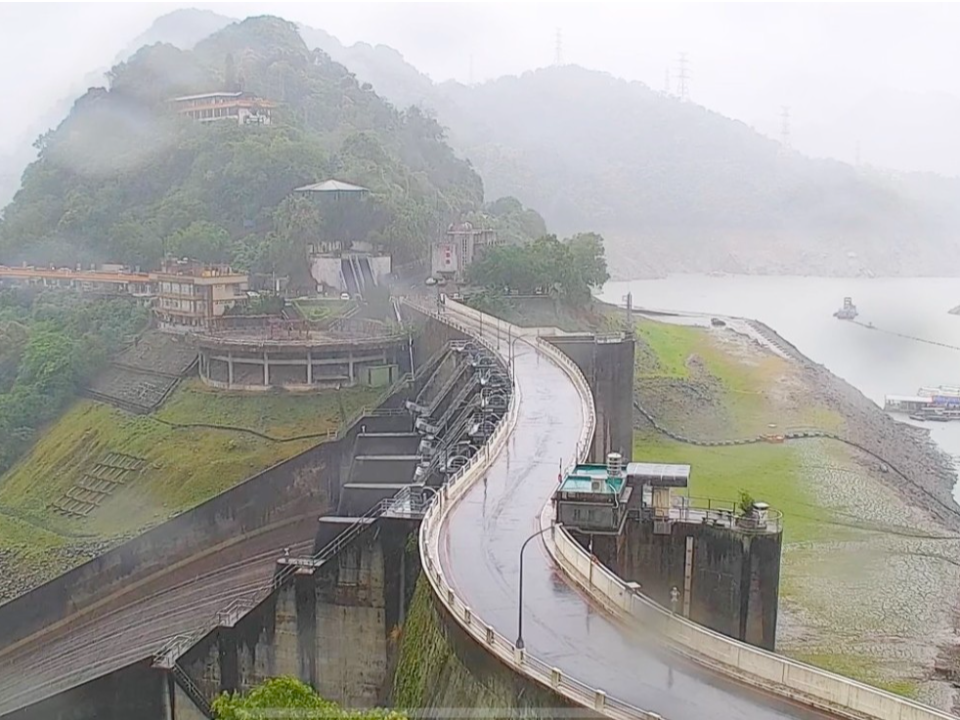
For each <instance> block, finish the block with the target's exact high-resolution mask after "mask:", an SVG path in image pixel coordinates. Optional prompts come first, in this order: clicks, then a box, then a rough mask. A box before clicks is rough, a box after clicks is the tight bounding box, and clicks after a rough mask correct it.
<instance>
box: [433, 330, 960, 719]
mask: <svg viewBox="0 0 960 720" xmlns="http://www.w3.org/2000/svg"><path fill="white" fill-rule="evenodd" d="M470 312H475V311H470ZM430 314H431V315H432V316H433V317H438V319H440V320H441V321H444V322H448V323H450V324H451V325H454V326H458V327H459V328H460V329H461V330H463V331H466V332H471V333H472V334H476V333H477V324H478V323H477V322H473V323H470V324H471V325H473V327H472V328H465V327H464V325H463V324H460V323H457V322H455V321H452V320H450V319H449V318H443V317H439V316H437V315H436V314H435V313H430ZM494 323H496V320H495V319H492V318H489V317H487V318H486V319H485V320H484V321H483V324H484V326H485V328H484V329H486V328H487V327H490V330H491V331H492V329H493V328H492V327H491V326H493V325H494ZM501 327H502V324H501ZM484 342H486V340H484ZM537 347H538V350H539V351H540V352H541V353H543V354H544V355H546V356H548V357H549V358H550V359H551V360H552V361H553V362H555V363H556V364H557V365H559V366H560V367H561V368H562V369H563V370H564V371H565V372H566V374H567V375H568V376H569V377H570V379H571V380H572V381H573V383H574V384H575V385H576V387H577V390H578V392H579V393H580V396H581V398H583V401H584V403H585V405H586V406H588V407H589V415H588V414H585V417H589V420H588V422H587V423H585V425H586V426H587V427H585V428H584V433H583V436H582V438H581V444H580V448H579V449H578V450H579V452H578V455H577V458H576V459H582V458H583V456H584V455H585V454H586V452H585V448H586V447H588V445H589V444H588V443H584V442H583V440H584V439H589V437H590V436H591V435H592V431H593V428H592V423H593V418H592V412H593V403H592V394H591V392H590V390H589V387H588V386H587V383H586V380H585V378H584V377H583V374H582V373H581V372H580V370H579V368H578V367H577V366H576V365H575V364H574V363H573V361H572V360H570V359H569V358H567V356H566V355H564V354H563V353H562V352H561V351H560V350H559V349H557V348H555V347H554V346H552V345H551V344H550V343H549V342H546V341H543V340H542V339H540V338H538V340H537ZM520 402H522V387H520V386H519V385H518V386H517V387H516V388H515V391H514V400H513V402H512V403H511V408H510V415H509V418H508V419H509V420H510V422H508V423H507V424H505V426H504V427H503V435H502V436H501V437H498V438H496V442H495V443H491V445H490V447H489V455H488V456H487V459H486V460H485V462H483V463H478V464H477V465H476V466H472V467H469V468H466V469H465V470H466V472H465V473H464V474H463V476H462V477H461V478H459V479H458V481H457V483H456V484H455V485H453V486H451V487H450V488H449V489H448V491H447V494H446V495H445V496H444V497H443V498H442V501H441V503H437V504H435V505H434V507H432V508H431V509H430V510H429V511H428V513H427V516H426V517H425V521H424V525H423V526H422V528H421V557H422V561H423V564H424V568H425V570H426V572H427V574H428V577H429V579H430V582H431V585H432V586H433V588H434V591H435V592H436V593H437V596H438V597H439V598H440V600H441V602H442V603H443V604H444V605H445V607H446V608H447V610H448V611H449V612H450V614H451V616H452V617H453V618H455V619H456V620H457V622H458V623H459V624H460V626H461V627H463V628H464V629H465V630H467V632H468V633H469V634H470V635H471V636H473V637H474V638H475V639H476V640H477V641H478V642H479V643H481V644H483V645H485V646H486V647H488V649H489V650H490V651H491V652H492V653H493V654H494V655H496V656H497V657H498V658H500V659H501V660H502V661H503V662H505V663H507V664H508V665H510V666H511V667H513V668H514V669H516V670H517V671H519V672H521V673H523V674H524V675H526V676H528V677H530V678H532V679H534V680H536V681H537V682H539V683H540V684H542V685H544V686H546V687H551V688H553V689H555V690H556V691H557V692H559V693H560V694H562V695H564V696H566V697H568V698H569V699H571V700H573V701H574V702H576V703H578V704H581V705H584V706H586V707H590V708H592V709H595V710H597V711H599V712H601V713H603V714H604V715H606V716H609V717H634V718H645V719H647V718H656V717H659V716H658V715H656V714H654V713H650V712H648V711H644V710H642V709H640V708H637V707H634V706H632V705H629V704H627V703H623V702H620V701H618V699H616V698H613V697H607V696H606V695H605V694H604V693H603V692H602V691H600V690H598V689H595V688H591V687H589V686H587V685H586V684H584V683H580V682H578V681H577V680H576V679H574V678H570V677H569V676H566V675H563V674H561V673H560V671H559V670H558V669H556V668H553V667H550V666H549V665H548V664H546V663H543V662H541V661H539V660H538V659H537V658H535V657H532V656H529V655H527V654H526V652H525V651H523V650H517V649H516V648H515V647H514V643H513V642H512V641H510V640H509V639H507V638H506V637H504V636H502V635H500V634H499V633H497V632H496V631H495V630H494V629H493V628H492V627H490V626H488V625H486V624H485V623H484V622H483V619H482V618H478V617H477V616H476V615H475V614H474V613H472V612H471V610H470V607H469V605H468V604H467V603H466V601H465V600H464V599H463V598H460V597H458V596H457V594H456V592H455V591H454V590H453V588H452V587H451V585H450V583H449V582H448V581H447V579H446V578H445V577H444V574H443V570H442V567H441V565H440V562H439V537H440V529H441V527H442V525H443V523H444V522H445V519H446V516H447V514H448V513H449V511H450V510H451V509H452V507H453V506H454V505H455V504H456V502H457V500H458V499H459V498H460V497H461V496H462V495H463V494H464V493H465V491H466V490H467V489H468V488H469V487H470V485H472V483H473V482H474V481H476V480H477V479H479V478H482V477H483V474H484V471H485V470H486V468H487V467H488V466H489V465H490V462H491V458H494V457H495V456H496V454H497V453H498V452H499V451H500V450H501V449H502V446H503V442H504V440H505V437H506V436H508V435H509V431H510V428H511V427H512V423H515V421H516V412H517V408H516V406H515V403H520ZM575 461H576V460H573V461H571V464H573V462H575ZM540 527H541V530H543V531H544V534H543V537H544V541H545V544H546V546H547V549H548V552H549V554H550V555H551V557H552V558H553V559H554V562H555V563H556V564H557V565H558V566H559V567H560V568H561V570H563V571H564V573H565V574H566V575H568V576H569V578H570V579H571V580H572V581H573V582H574V583H575V584H577V585H579V586H580V587H581V588H582V589H583V590H585V591H586V592H587V593H588V594H589V595H590V596H591V597H592V598H593V599H594V600H596V601H598V602H599V604H600V605H601V606H602V607H603V608H605V609H606V610H607V612H608V613H609V614H611V615H613V616H614V617H616V618H617V619H618V620H619V621H621V622H623V623H624V624H626V625H627V626H633V628H634V629H636V630H637V631H638V632H648V633H650V632H652V633H656V634H657V635H658V636H659V637H661V638H663V639H665V640H667V641H668V644H669V645H670V646H671V647H672V649H674V650H675V651H677V652H678V653H679V654H681V655H683V656H685V657H686V658H687V659H689V660H691V661H693V662H695V663H697V664H699V665H702V666H705V667H707V668H709V669H711V670H713V671H716V672H719V673H722V674H723V675H725V676H727V677H730V678H731V679H733V680H735V681H736V682H739V683H741V684H743V685H746V686H751V687H754V688H759V689H761V690H763V691H766V692H769V693H772V694H775V695H777V696H780V697H783V698H787V699H789V700H791V701H795V702H798V703H801V704H803V705H805V706H808V707H811V708H815V709H817V710H820V711H823V712H826V713H828V714H830V715H836V716H840V717H847V718H857V719H858V720H863V719H866V718H873V719H880V720H947V719H948V718H952V717H954V716H952V715H950V714H949V713H945V712H942V711H940V710H937V709H936V708H933V707H929V706H925V705H923V704H921V703H918V702H915V701H912V700H910V699H907V698H904V697H902V696H899V695H895V694H893V693H889V692H886V691H884V690H880V689H878V688H874V687H872V686H869V685H866V684H863V683H860V682H857V681H854V680H850V679H848V678H845V677H842V676H840V675H836V674H834V673H830V672H827V671H825V670H821V669H820V668H816V667H813V666H810V665H806V664H804V663H800V662H796V661H793V660H790V659H788V658H785V657H783V656H780V655H777V654H775V653H771V652H768V651H765V650H761V649H759V648H756V647H753V646H751V645H748V644H746V643H742V642H739V641H736V640H733V639H731V638H729V637H726V636H724V635H721V634H719V633H716V632H713V631H711V630H708V629H706V628H704V627H702V626H700V625H697V624H695V623H693V622H690V621H689V620H687V619H686V618H683V617H682V616H680V615H676V614H674V613H672V612H670V611H668V610H666V609H665V608H663V607H661V606H660V605H658V604H657V603H655V602H653V601H652V600H650V599H649V598H647V597H645V596H643V595H642V594H640V593H638V592H637V591H636V590H635V589H634V588H633V587H630V586H628V585H627V584H626V583H625V582H624V581H623V580H621V579H620V578H619V577H617V576H616V575H615V574H614V573H612V572H611V571H610V570H609V569H607V568H606V567H605V566H603V564H602V563H600V562H598V561H597V560H596V558H594V557H592V556H591V555H590V554H589V553H588V552H587V551H586V550H585V549H584V548H583V547H582V546H581V545H580V544H579V543H577V542H576V541H575V540H573V538H572V537H571V536H570V535H569V534H568V533H567V532H566V531H565V530H564V529H563V527H562V526H559V525H556V524H555V523H554V517H553V506H552V503H549V502H548V503H547V504H546V505H545V506H544V508H543V511H542V513H541V517H540ZM667 720H669V719H667Z"/></svg>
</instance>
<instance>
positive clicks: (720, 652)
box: [540, 506, 954, 720]
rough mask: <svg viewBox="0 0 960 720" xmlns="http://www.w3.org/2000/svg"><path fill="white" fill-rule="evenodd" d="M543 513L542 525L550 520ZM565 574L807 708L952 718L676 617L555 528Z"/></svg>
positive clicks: (713, 661) (885, 718) (601, 599)
mask: <svg viewBox="0 0 960 720" xmlns="http://www.w3.org/2000/svg"><path fill="white" fill-rule="evenodd" d="M552 519H553V518H552V508H551V507H549V506H548V507H546V508H544V512H543V514H542V515H541V520H540V522H541V526H542V527H547V526H549V525H550V523H551V522H552ZM545 538H547V542H546V545H547V549H548V551H549V552H550V554H551V556H552V557H553V558H554V560H555V561H556V562H557V564H558V565H559V566H560V567H561V569H562V570H563V571H564V573H565V574H566V575H567V576H568V577H569V578H570V579H571V580H573V581H574V582H575V583H576V584H577V585H579V586H580V587H581V588H583V590H584V591H586V592H587V593H588V594H589V595H590V596H591V597H592V598H593V599H594V600H596V601H597V602H598V603H599V604H600V605H601V606H602V607H604V608H605V609H606V610H607V611H608V612H611V613H612V614H614V615H616V616H618V617H620V618H621V619H622V620H624V621H625V622H627V623H632V624H635V627H637V628H638V630H639V629H643V630H644V631H654V632H658V633H660V634H661V635H663V636H664V637H665V638H666V639H667V640H668V641H669V642H670V643H671V645H672V647H673V648H674V649H675V650H676V651H678V652H679V653H681V654H682V655H684V656H686V657H687V658H689V659H690V660H692V661H694V662H697V663H699V664H701V665H704V666H706V667H709V668H711V669H713V670H716V671H718V672H721V673H723V674H725V675H727V676H729V677H732V678H734V679H736V680H737V681H739V682H742V683H744V684H745V685H750V686H753V687H757V688H760V689H762V690H765V691H768V692H772V693H775V694H777V695H780V696H782V697H785V698H788V699H790V700H794V701H796V702H799V703H801V704H804V705H808V706H810V707H814V708H817V709H819V710H823V711H826V712H828V713H832V714H835V715H838V716H840V717H846V718H851V719H855V720H866V719H873V720H949V719H950V718H953V717H954V716H952V715H950V714H949V713H945V712H942V711H940V710H937V709H936V708H933V707H929V706H925V705H921V704H920V703H916V702H913V701H912V700H909V699H907V698H904V697H902V696H899V695H894V694H892V693H889V692H886V691H884V690H880V689H878V688H874V687H871V686H869V685H865V684H863V683H859V682H856V681H854V680H850V679H848V678H845V677H842V676H840V675H836V674H834V673H830V672H827V671H825V670H821V669H819V668H816V667H813V666H810V665H805V664H803V663H798V662H795V661H793V660H790V659H788V658H785V657H783V656H780V655H776V654H774V653H771V652H768V651H766V650H762V649H759V648H756V647H753V646H750V645H747V644H745V643H742V642H738V641H736V640H732V639H730V638H728V637H725V636H723V635H720V634H719V633H716V632H714V631H712V630H708V629H707V628H705V627H702V626H700V625H697V624H696V623H693V622H690V621H689V620H686V619H685V618H683V617H681V616H679V615H674V614H672V613H670V612H669V611H667V610H665V609H664V608H662V607H660V606H659V605H657V604H656V603H654V602H653V601H652V600H649V599H648V598H646V597H644V596H643V595H641V594H639V593H635V592H633V591H632V590H631V589H630V588H628V587H627V586H626V585H625V584H624V581H623V580H621V579H620V578H619V577H617V576H616V575H614V574H613V573H612V572H611V571H610V570H608V569H607V568H606V567H604V565H603V564H602V563H600V562H599V561H598V560H596V559H595V558H591V557H590V556H589V555H588V554H587V553H586V551H585V550H584V549H583V547H581V545H580V544H579V543H577V542H576V540H574V539H573V538H572V537H571V536H570V535H569V533H567V532H566V531H565V530H563V528H562V527H560V526H555V529H554V531H553V532H550V533H547V534H546V535H545Z"/></svg>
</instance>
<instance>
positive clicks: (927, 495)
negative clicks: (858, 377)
mask: <svg viewBox="0 0 960 720" xmlns="http://www.w3.org/2000/svg"><path fill="white" fill-rule="evenodd" d="M748 322H749V323H750V325H751V326H752V327H753V328H754V329H755V330H756V331H757V332H758V333H759V334H760V335H762V336H763V337H764V338H765V339H766V340H768V341H769V342H770V343H771V344H772V345H774V346H775V347H776V348H777V349H778V350H780V351H781V352H783V353H784V354H785V355H787V356H788V357H789V358H790V359H791V360H792V361H793V362H795V363H797V364H798V365H799V366H800V367H802V369H803V372H804V374H805V375H806V376H807V378H808V379H809V381H810V384H811V387H817V388H819V389H820V391H821V393H822V398H823V400H824V401H825V402H826V404H827V405H828V406H829V407H830V408H831V409H833V410H835V411H836V412H837V413H838V414H839V415H840V416H841V417H843V419H844V422H845V430H844V432H843V433H842V435H843V437H844V438H845V439H847V440H849V441H850V442H851V443H854V444H856V445H859V446H861V447H863V448H865V449H866V450H868V451H869V452H870V453H872V454H873V456H866V454H865V456H866V457H865V460H866V461H867V462H872V463H873V464H876V461H877V458H882V460H881V462H883V463H884V464H886V465H887V466H888V470H886V471H884V472H881V473H878V476H879V477H881V478H882V479H883V480H884V481H885V482H886V483H887V484H888V485H890V486H891V487H892V488H894V489H895V490H896V491H897V492H898V493H900V494H901V495H902V496H903V498H904V500H905V501H906V502H908V503H909V504H911V505H914V506H915V507H919V508H921V509H922V510H924V511H926V512H928V513H930V514H931V515H932V516H933V517H935V518H936V519H937V520H939V521H940V522H941V523H943V524H944V525H945V526H946V527H947V528H949V529H950V530H953V531H958V532H960V506H958V505H957V503H956V501H955V500H954V499H953V488H954V485H955V484H956V483H957V471H956V468H955V466H954V463H953V460H952V459H951V458H950V456H949V455H947V454H946V453H945V452H943V450H941V449H940V448H939V447H938V446H937V445H936V444H935V443H934V442H933V441H932V440H931V439H930V436H929V433H928V432H927V431H926V430H923V429H921V428H917V427H914V426H913V425H909V424H908V423H902V422H897V421H896V420H895V419H893V418H892V417H890V416H889V415H888V414H887V413H886V412H884V410H883V409H882V408H880V407H878V406H877V405H876V403H874V402H873V401H872V400H870V399H869V398H868V397H867V396H865V395H864V394H863V393H862V392H860V391H859V390H857V389H856V388H855V387H853V386H852V385H850V384H849V383H848V382H846V381H845V380H842V379H840V378H839V377H837V376H836V375H834V374H833V373H832V372H830V371H829V370H828V369H827V368H826V367H824V366H823V365H821V364H819V363H815V362H814V361H813V360H811V359H810V358H808V357H807V356H806V355H804V354H803V353H801V352H800V351H799V350H798V349H797V348H796V347H794V346H793V345H792V344H790V343H789V342H788V341H786V340H785V339H784V338H782V337H781V336H780V335H779V334H777V332H776V331H775V330H773V329H772V328H770V327H769V326H767V325H764V324H763V323H761V322H758V321H755V320H750V321H748ZM903 481H906V483H907V485H905V484H904V482H903Z"/></svg>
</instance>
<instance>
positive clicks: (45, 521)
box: [0, 381, 381, 559]
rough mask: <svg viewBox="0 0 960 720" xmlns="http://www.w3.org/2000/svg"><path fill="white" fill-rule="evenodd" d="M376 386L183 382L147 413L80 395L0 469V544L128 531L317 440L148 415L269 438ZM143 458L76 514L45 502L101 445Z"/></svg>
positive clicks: (311, 427) (363, 398) (40, 543)
mask: <svg viewBox="0 0 960 720" xmlns="http://www.w3.org/2000/svg"><path fill="white" fill-rule="evenodd" d="M380 392H381V391H380V390H379V389H371V388H352V389H348V390H341V391H338V392H323V393H317V394H290V393H265V394H258V395H246V394H241V393H226V392H222V391H211V390H209V389H208V388H206V387H205V386H203V385H202V384H200V383H199V381H192V382H187V383H184V385H183V386H181V387H180V388H179V389H178V390H177V391H176V392H175V393H174V394H173V395H172V396H171V398H170V399H169V400H168V401H167V403H166V404H164V406H163V407H162V408H161V409H160V410H159V411H158V412H157V413H156V414H155V415H154V416H137V415H131V414H129V413H126V412H123V411H121V410H117V409H116V408H113V407H111V406H109V405H105V404H102V403H98V402H93V401H90V400H80V401H77V402H76V403H74V404H73V405H72V406H71V407H70V408H69V409H68V410H67V412H66V413H65V414H64V415H63V416H61V417H60V419H59V420H57V421H56V422H54V423H53V424H51V425H50V426H49V427H48V428H47V429H46V430H45V431H44V432H43V435H42V437H41V439H40V440H39V441H38V442H37V443H36V444H35V445H34V447H33V448H32V449H31V450H30V452H29V453H28V454H27V455H26V456H25V457H24V458H23V459H22V460H21V461H20V462H18V463H17V465H15V466H14V467H13V468H11V469H10V471H8V472H7V473H6V474H5V476H3V477H2V478H0V551H2V550H3V549H7V550H13V551H14V552H15V553H16V554H17V555H18V556H21V557H23V558H24V559H27V558H31V557H36V556H37V555H38V554H39V555H43V554H44V553H45V552H47V551H49V550H55V549H57V548H61V547H64V546H68V545H71V544H72V543H74V542H76V541H93V540H109V539H113V538H116V537H118V536H125V535H130V534H135V533H137V532H139V531H142V530H144V529H146V528H148V527H150V526H152V525H155V524H157V523H159V522H162V521H164V520H166V519H167V518H169V517H171V516H173V515H175V514H178V513H180V512H182V511H184V510H187V509H189V508H191V507H194V506H196V505H198V504H199V503H202V502H204V501H205V500H208V499H210V498H211V497H214V496H215V495H217V494H218V493H221V492H223V491H224V490H227V489H229V488H230V487H232V486H234V485H236V484H237V483H238V482H240V481H242V480H243V479H245V478H247V477H249V476H251V475H253V474H255V473H256V472H258V471H260V470H263V469H265V468H267V467H270V466H271V465H274V464H276V463H278V462H280V461H282V460H284V459H286V458H289V457H292V456H293V455H295V454H297V453H298V452H301V451H303V450H305V449H307V448H308V447H310V446H311V445H313V444H315V443H316V442H318V440H317V439H303V440H295V441H292V442H273V441H270V440H267V439H265V438H261V437H257V436H256V435H252V434H249V433H241V432H233V431H228V430H216V429H207V428H175V427H171V426H169V425H165V424H163V423H161V422H157V420H156V419H155V418H157V419H161V420H166V421H168V422H173V423H207V424H212V425H230V426H234V427H240V428H249V429H252V430H257V431H259V432H262V433H266V434H268V435H270V436H271V437H274V438H281V439H282V438H293V437H297V436H300V435H308V434H317V433H325V432H327V431H329V430H336V429H337V428H338V427H339V426H340V423H341V421H342V419H343V418H344V417H349V416H350V415H352V414H353V413H354V412H355V411H356V410H358V409H359V408H361V407H363V406H364V405H369V404H371V403H373V402H375V401H376V399H377V397H378V395H379V393H380ZM108 452H116V453H124V454H127V455H133V456H136V457H140V458H144V459H145V460H146V461H147V462H146V466H145V467H144V469H143V470H142V471H141V472H140V473H139V474H138V475H137V476H136V477H135V478H134V479H133V480H131V481H130V482H129V483H128V484H126V485H125V486H123V487H122V488H121V489H118V490H117V491H115V492H114V494H113V495H111V496H110V498H109V499H108V500H107V501H106V502H104V503H103V504H102V505H101V507H100V508H99V509H97V510H95V511H94V512H93V513H91V514H90V515H89V516H88V517H86V518H68V517H64V516H62V515H59V514H57V513H55V512H53V511H52V510H51V509H50V508H49V507H48V504H49V503H51V502H53V501H55V500H56V499H57V498H59V497H60V496H61V495H62V494H63V493H64V492H66V491H67V490H69V489H70V488H71V487H72V486H74V484H75V483H77V482H79V481H80V480H81V478H82V477H83V474H84V473H85V472H86V471H87V470H88V469H89V468H90V467H91V465H92V464H93V463H94V462H96V461H98V460H100V459H102V458H103V457H104V456H105V454H106V453H108Z"/></svg>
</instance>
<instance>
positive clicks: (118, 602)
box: [0, 512, 317, 717]
mask: <svg viewBox="0 0 960 720" xmlns="http://www.w3.org/2000/svg"><path fill="white" fill-rule="evenodd" d="M316 524H317V513H316V512H311V513H309V514H306V515H303V516H301V517H299V518H292V519H291V520H290V521H288V522H286V523H284V524H282V525H280V526H278V527H275V528H272V529H269V530H266V531H264V532H262V533H260V534H258V535H255V536H251V537H248V538H246V539H244V540H240V541H238V542H236V543H234V544H232V545H230V546H229V547H226V548H224V549H222V550H220V551H218V552H215V553H210V554H206V555H197V556H194V558H193V559H192V560H191V561H189V562H188V563H186V564H185V565H184V566H181V567H178V568H177V569H175V570H171V571H169V572H161V573H157V574H156V575H154V576H152V577H151V578H150V579H149V580H147V581H146V582H145V583H144V584H142V585H140V586H137V587H136V588H134V589H130V590H126V591H121V592H120V593H117V594H115V595H113V596H111V597H110V598H109V599H107V600H106V601H104V603H103V605H101V606H99V607H97V608H96V609H95V610H91V611H90V612H88V613H77V614H75V615H73V616H71V617H69V618H67V619H66V621H65V622H64V623H63V624H62V625H59V626H57V627H56V628H53V629H45V630H41V631H40V632H38V633H36V634H34V635H32V636H30V637H28V638H26V639H24V640H23V641H21V642H18V643H15V644H14V645H12V646H9V647H6V648H2V649H0V717H2V716H4V715H6V714H8V713H11V712H13V711H15V710H18V709H20V708H22V707H25V706H27V705H32V704H33V703H36V702H39V701H40V700H43V699H45V698H48V697H50V696H52V695H55V694H57V693H60V692H64V691H65V690H69V689H70V688H73V687H76V686H78V685H81V684H83V683H85V682H88V681H89V680H93V679H95V678H98V677H102V676H104V675H106V674H108V673H110V672H112V671H114V670H118V669H120V668H123V667H126V666H128V665H130V664H132V663H135V662H137V661H139V660H143V659H146V658H150V657H152V656H153V655H154V654H155V653H156V652H157V651H158V650H160V649H161V648H163V646H164V644H165V643H166V641H167V640H168V639H170V638H171V637H174V636H176V635H178V634H181V633H188V632H192V631H194V630H196V629H197V628H198V627H202V626H203V625H204V624H205V623H209V622H211V621H212V620H213V618H214V617H215V615H216V613H217V611H218V610H222V609H223V608H224V607H225V606H227V605H228V604H229V603H230V601H231V600H233V599H236V598H238V597H242V596H244V595H246V594H247V593H249V592H250V590H251V588H252V587H254V586H256V585H259V584H269V583H270V582H271V581H272V578H273V571H274V568H275V566H276V562H277V557H278V556H279V555H280V554H281V552H282V551H283V548H285V547H290V548H294V549H297V550H300V549H303V550H306V549H308V548H310V547H312V544H313V534H314V532H315V531H316Z"/></svg>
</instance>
